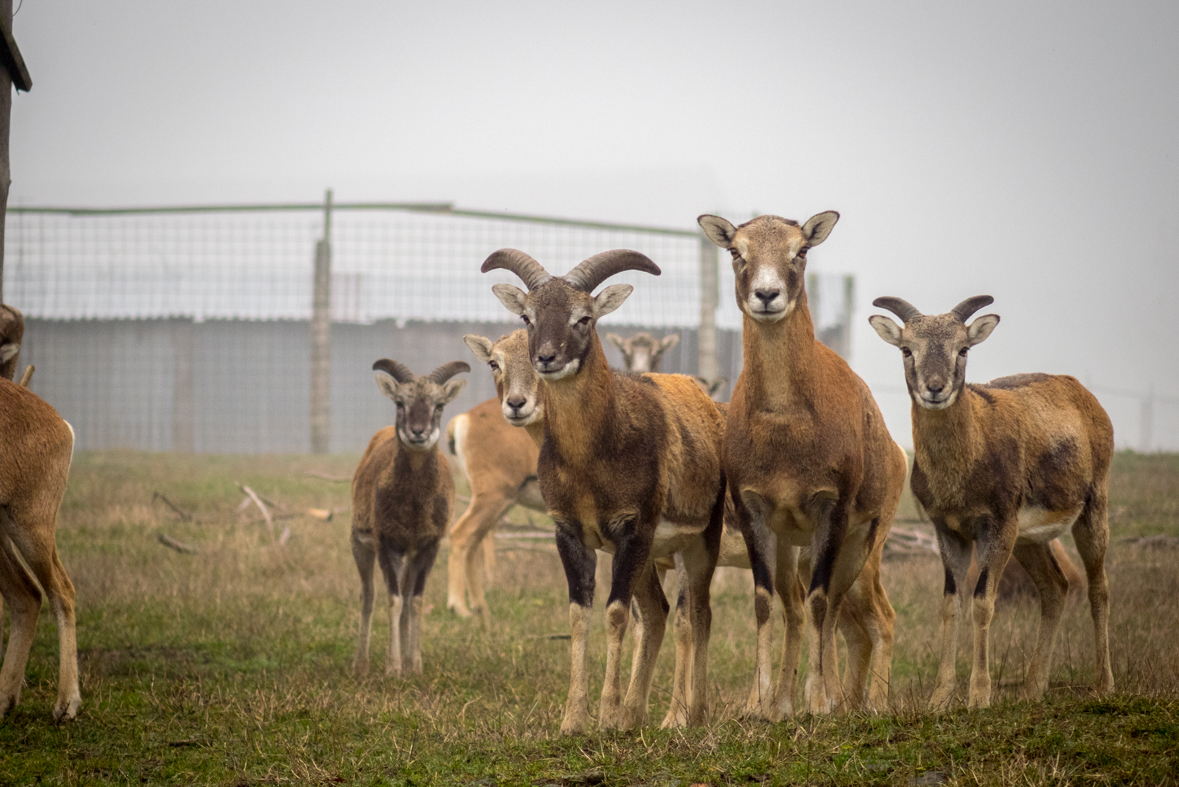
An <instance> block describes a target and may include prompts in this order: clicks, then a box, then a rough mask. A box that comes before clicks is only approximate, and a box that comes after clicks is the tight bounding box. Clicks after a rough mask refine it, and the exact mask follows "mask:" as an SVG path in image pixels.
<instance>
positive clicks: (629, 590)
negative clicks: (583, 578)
mask: <svg viewBox="0 0 1179 787" xmlns="http://www.w3.org/2000/svg"><path fill="white" fill-rule="evenodd" d="M654 530H655V527H654V525H653V524H652V525H649V526H647V527H644V523H640V522H639V521H638V519H636V518H634V517H633V516H631V517H628V518H625V519H620V520H617V521H616V522H614V523H612V524H611V526H610V532H611V533H613V534H615V539H614V546H615V554H614V564H613V576H612V577H611V582H610V599H609V601H608V602H607V603H606V681H605V683H604V684H603V685H602V700H601V703H600V705H599V708H598V727H599V729H604V730H609V729H621V728H623V727H625V726H626V725H627V721H628V720H627V719H624V718H623V713H622V646H623V641H624V640H625V638H626V627H627V625H628V623H629V622H630V604H631V599H632V598H633V597H634V587H635V583H636V582H637V581H638V579H639V577H640V576H641V575H642V573H643V572H644V571H648V570H649V571H651V572H652V573H653V572H654V569H653V567H651V566H649V565H648V563H649V561H650V555H651V543H650V535H649V534H650V533H653V532H654ZM644 534H647V535H644ZM660 593H661V594H662V591H660ZM647 628H648V627H646V626H644V632H643V639H644V642H642V643H640V646H639V647H640V653H641V654H642V657H643V658H645V659H648V660H649V661H650V663H649V664H642V665H640V667H639V672H638V673H637V675H636V677H637V678H638V679H639V680H640V681H642V680H643V679H644V676H647V677H646V680H647V682H648V684H649V682H650V681H649V676H650V675H651V674H652V670H653V669H654V657H655V655H656V653H655V652H651V648H650V643H651V639H652V638H651V635H652V634H654V633H656V632H655V631H653V630H652V631H647V630H646V629H647ZM657 633H658V635H659V641H660V642H661V643H662V641H663V633H664V629H663V627H662V626H660V627H659V629H658V632H657ZM657 650H658V648H657V647H656V652H657ZM636 690H637V691H638V692H639V693H640V694H644V695H645V691H644V690H643V689H642V688H638V687H636ZM636 696H637V695H636ZM646 712H647V709H646V707H645V706H644V707H643V708H642V709H641V711H639V710H638V709H635V710H634V713H635V714H639V715H642V716H644V717H645V716H646ZM630 721H633V719H632V720H630Z"/></svg>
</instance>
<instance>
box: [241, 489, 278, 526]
mask: <svg viewBox="0 0 1179 787" xmlns="http://www.w3.org/2000/svg"><path fill="white" fill-rule="evenodd" d="M237 488H238V489H240V490H242V491H243V492H245V493H246V494H247V495H249V496H250V499H251V500H253V501H254V504H255V505H257V506H258V508H260V509H262V516H263V517H265V519H266V529H267V530H269V531H270V535H274V519H273V518H272V517H271V516H270V509H268V508H267V507H266V504H265V503H263V502H262V498H260V497H258V493H257V492H255V491H254V490H253V489H250V488H249V487H248V486H243V485H241V484H238V485H237Z"/></svg>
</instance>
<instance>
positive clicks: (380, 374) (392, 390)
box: [373, 369, 397, 402]
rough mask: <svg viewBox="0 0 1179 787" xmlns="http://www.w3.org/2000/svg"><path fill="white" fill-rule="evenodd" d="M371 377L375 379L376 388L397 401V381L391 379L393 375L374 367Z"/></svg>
mask: <svg viewBox="0 0 1179 787" xmlns="http://www.w3.org/2000/svg"><path fill="white" fill-rule="evenodd" d="M373 379H375V380H376V381H377V388H380V389H381V393H383V394H384V395H385V396H388V397H389V398H390V399H392V400H393V401H395V402H396V401H397V381H396V380H394V379H393V375H391V374H389V373H388V372H385V371H381V370H380V369H375V370H374V371H373Z"/></svg>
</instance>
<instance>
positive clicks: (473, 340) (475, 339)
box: [463, 333, 492, 363]
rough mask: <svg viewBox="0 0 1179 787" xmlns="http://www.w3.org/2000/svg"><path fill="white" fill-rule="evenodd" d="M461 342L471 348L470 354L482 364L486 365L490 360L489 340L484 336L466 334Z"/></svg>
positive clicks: (490, 343)
mask: <svg viewBox="0 0 1179 787" xmlns="http://www.w3.org/2000/svg"><path fill="white" fill-rule="evenodd" d="M463 342H464V343H465V344H466V345H467V346H468V347H470V348H471V352H473V353H474V354H475V357H476V358H478V359H479V360H480V361H482V362H483V363H488V362H489V361H490V360H491V346H492V341H491V339H488V338H487V337H486V336H480V335H479V334H477V333H468V334H465V335H464V336H463Z"/></svg>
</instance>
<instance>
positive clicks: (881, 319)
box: [868, 314, 901, 347]
mask: <svg viewBox="0 0 1179 787" xmlns="http://www.w3.org/2000/svg"><path fill="white" fill-rule="evenodd" d="M868 322H870V323H872V327H873V328H875V329H876V333H878V334H880V338H881V339H884V341H886V342H888V343H889V344H891V345H892V346H894V347H900V346H901V326H899V325H897V324H896V323H895V322H893V321H892V320H890V319H889V318H887V317H885V316H884V315H883V314H873V315H872V316H871V317H869V318H868Z"/></svg>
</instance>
